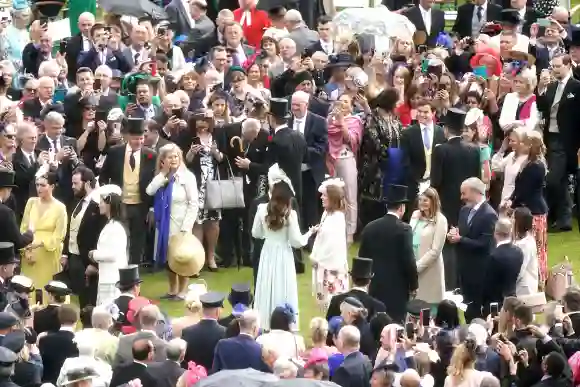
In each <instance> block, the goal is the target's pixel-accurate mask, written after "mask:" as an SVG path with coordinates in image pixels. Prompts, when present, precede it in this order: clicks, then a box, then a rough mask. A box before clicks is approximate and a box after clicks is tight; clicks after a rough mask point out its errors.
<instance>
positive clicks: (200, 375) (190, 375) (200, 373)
mask: <svg viewBox="0 0 580 387" xmlns="http://www.w3.org/2000/svg"><path fill="white" fill-rule="evenodd" d="M184 377H185V381H186V386H187V387H190V386H193V385H194V384H196V383H197V382H199V381H200V380H201V379H204V378H207V370H206V369H205V368H204V367H203V366H201V365H197V364H195V363H194V362H192V361H190V362H188V363H187V371H185V375H184Z"/></svg>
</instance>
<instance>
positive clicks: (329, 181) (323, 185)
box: [318, 177, 344, 193]
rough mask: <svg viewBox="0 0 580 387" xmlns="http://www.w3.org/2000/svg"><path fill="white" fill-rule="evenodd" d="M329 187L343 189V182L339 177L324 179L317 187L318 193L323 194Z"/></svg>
mask: <svg viewBox="0 0 580 387" xmlns="http://www.w3.org/2000/svg"><path fill="white" fill-rule="evenodd" d="M331 185H333V186H335V187H338V188H344V181H343V180H342V179H341V178H339V177H334V178H332V179H326V180H324V181H323V182H322V183H321V184H320V187H318V192H320V193H325V192H326V189H327V188H328V187H329V186H331Z"/></svg>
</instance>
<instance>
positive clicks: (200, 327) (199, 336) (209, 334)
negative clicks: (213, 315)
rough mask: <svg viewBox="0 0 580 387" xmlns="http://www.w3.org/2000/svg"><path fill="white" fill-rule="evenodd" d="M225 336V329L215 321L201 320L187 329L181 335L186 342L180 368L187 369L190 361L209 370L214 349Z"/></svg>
mask: <svg viewBox="0 0 580 387" xmlns="http://www.w3.org/2000/svg"><path fill="white" fill-rule="evenodd" d="M225 336H226V328H225V327H223V326H221V325H220V324H219V323H218V322H217V321H216V320H209V319H207V320H206V319H203V320H201V321H200V322H198V323H197V324H195V325H192V326H190V327H187V328H185V329H184V330H183V332H182V333H181V338H182V339H183V340H185V341H186V342H187V350H186V351H185V359H183V363H182V366H183V367H187V363H188V362H190V361H193V362H195V364H198V365H202V366H204V367H205V369H206V370H211V368H212V364H213V354H214V351H215V347H216V345H217V343H218V341H220V340H221V339H223V338H224V337H225Z"/></svg>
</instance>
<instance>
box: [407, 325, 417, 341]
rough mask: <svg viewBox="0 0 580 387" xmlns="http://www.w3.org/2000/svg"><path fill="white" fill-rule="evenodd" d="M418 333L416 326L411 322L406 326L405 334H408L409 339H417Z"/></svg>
mask: <svg viewBox="0 0 580 387" xmlns="http://www.w3.org/2000/svg"><path fill="white" fill-rule="evenodd" d="M416 331H417V330H416V329H415V324H413V323H411V322H410V323H407V324H406V325H405V333H406V334H407V337H408V338H409V339H412V338H413V337H415V332H416Z"/></svg>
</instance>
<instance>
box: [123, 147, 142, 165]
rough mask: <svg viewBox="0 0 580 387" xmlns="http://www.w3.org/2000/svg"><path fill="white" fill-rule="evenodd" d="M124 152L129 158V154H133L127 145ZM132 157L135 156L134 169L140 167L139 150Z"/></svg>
mask: <svg viewBox="0 0 580 387" xmlns="http://www.w3.org/2000/svg"><path fill="white" fill-rule="evenodd" d="M126 152H127V153H129V157H131V152H133V150H132V149H131V147H130V146H129V145H127V151H126ZM133 155H134V156H135V168H139V166H140V165H141V150H138V151H135V152H134V153H133Z"/></svg>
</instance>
